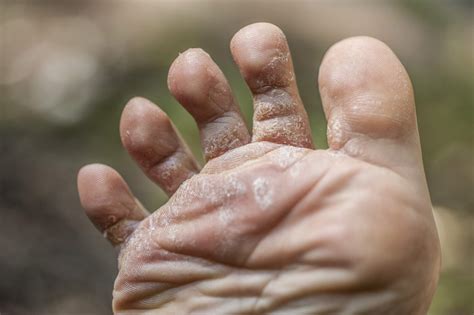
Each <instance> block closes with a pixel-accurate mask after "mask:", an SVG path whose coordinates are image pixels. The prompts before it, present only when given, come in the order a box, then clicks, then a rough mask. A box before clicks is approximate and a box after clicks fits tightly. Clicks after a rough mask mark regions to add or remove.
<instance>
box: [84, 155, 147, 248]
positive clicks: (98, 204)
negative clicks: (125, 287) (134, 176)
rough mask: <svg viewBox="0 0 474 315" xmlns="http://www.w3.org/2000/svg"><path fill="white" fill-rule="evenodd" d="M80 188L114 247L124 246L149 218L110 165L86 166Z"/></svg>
mask: <svg viewBox="0 0 474 315" xmlns="http://www.w3.org/2000/svg"><path fill="white" fill-rule="evenodd" d="M77 186H78V190H79V197H80V200H81V204H82V206H83V207H84V209H85V212H86V214H87V216H88V217H89V219H90V220H91V221H92V223H94V225H95V226H96V227H97V229H98V230H99V231H100V232H102V233H104V236H105V237H106V238H107V239H108V240H109V241H110V242H111V243H112V244H113V245H114V246H118V245H120V244H121V243H123V242H124V241H125V240H126V239H127V238H128V237H129V236H130V235H131V234H132V233H133V231H134V230H135V227H136V225H137V224H138V223H139V222H140V221H141V220H143V219H144V218H145V217H146V216H148V212H147V211H146V210H145V209H144V208H143V206H142V205H141V204H140V202H138V200H137V199H135V198H134V197H133V195H132V193H131V192H130V189H129V188H128V186H127V184H126V183H125V181H124V180H123V178H122V177H121V176H120V175H119V174H118V173H117V172H116V171H115V170H114V169H112V168H110V167H108V166H105V165H101V164H90V165H87V166H84V167H83V168H82V169H81V170H80V171H79V174H78V177H77Z"/></svg>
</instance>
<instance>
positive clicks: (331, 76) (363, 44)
mask: <svg viewBox="0 0 474 315" xmlns="http://www.w3.org/2000/svg"><path fill="white" fill-rule="evenodd" d="M318 80H319V89H320V93H321V97H322V101H323V107H324V112H325V114H326V118H327V120H328V143H329V146H330V147H331V148H332V149H335V150H342V151H344V152H345V153H347V154H349V155H351V156H354V157H357V158H360V159H363V160H366V161H369V162H372V163H375V164H380V165H383V166H387V167H390V168H393V169H397V170H403V169H406V166H407V165H409V166H415V168H419V166H420V165H421V153H420V145H419V139H418V131H417V126H416V114H415V102H414V96H413V89H412V85H411V82H410V78H409V77H408V74H407V72H406V70H405V68H404V67H403V65H402V64H401V62H400V61H399V60H398V58H397V57H396V56H395V54H394V53H393V52H392V50H391V49H390V48H389V47H388V46H387V45H385V44H384V43H382V42H381V41H379V40H376V39H374V38H370V37H353V38H349V39H346V40H343V41H341V42H339V43H337V44H335V45H334V46H333V47H331V48H330V49H329V50H328V52H327V53H326V55H325V57H324V59H323V62H322V64H321V67H320V71H319V79H318Z"/></svg>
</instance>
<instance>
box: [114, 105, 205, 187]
mask: <svg viewBox="0 0 474 315" xmlns="http://www.w3.org/2000/svg"><path fill="white" fill-rule="evenodd" d="M120 136H121V138H122V143H123V145H124V147H125V148H126V149H127V150H128V152H129V153H130V155H131V156H132V157H133V158H134V159H135V160H136V161H137V163H138V165H139V166H140V168H141V169H142V170H143V171H144V172H145V174H146V175H147V176H148V177H149V178H150V179H151V180H152V181H154V182H155V183H157V184H158V185H159V186H160V187H161V188H162V189H163V190H164V191H165V192H166V193H167V194H168V195H172V194H173V193H174V192H175V191H176V189H178V187H179V186H180V185H181V183H182V182H184V181H185V180H186V179H188V178H190V177H191V176H193V175H194V174H196V173H198V172H199V167H198V164H197V162H196V160H195V158H194V157H193V155H192V154H191V151H190V150H189V148H188V147H187V145H186V144H185V143H184V141H183V140H182V138H181V136H180V135H179V133H178V131H177V130H176V128H175V127H174V126H173V124H172V122H171V120H170V119H169V118H168V116H167V115H166V114H165V113H164V112H163V111H162V110H161V109H160V108H158V106H156V105H154V104H153V103H151V102H150V101H148V100H146V99H144V98H139V97H136V98H133V99H132V100H130V101H129V102H128V104H127V105H126V106H125V109H124V110H123V113H122V119H121V121H120Z"/></svg>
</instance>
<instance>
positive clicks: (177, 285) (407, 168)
mask: <svg viewBox="0 0 474 315" xmlns="http://www.w3.org/2000/svg"><path fill="white" fill-rule="evenodd" d="M231 51H232V54H233V57H234V60H235V61H236V63H237V65H238V67H239V69H240V72H241V73H242V76H243V77H244V79H245V80H246V82H247V85H248V86H249V88H250V91H251V92H252V95H253V99H254V121H253V130H252V132H251V133H250V132H249V131H248V130H247V128H246V125H245V123H244V121H243V118H242V116H241V114H240V110H239V107H238V105H237V103H236V101H235V99H234V97H233V95H232V91H231V89H230V87H229V85H228V83H227V81H226V79H225V77H224V75H223V73H222V72H221V71H220V70H219V68H218V66H217V65H216V64H215V63H214V62H213V61H212V59H211V58H210V56H209V55H207V54H206V53H205V52H204V51H202V50H200V49H190V50H188V51H186V52H184V53H183V54H180V56H178V58H177V59H176V60H175V62H174V63H173V65H172V66H171V68H170V72H169V78H168V85H169V88H170V91H171V93H172V94H173V95H174V96H175V98H176V99H177V100H178V101H179V102H180V103H181V105H182V106H183V107H184V108H186V110H188V111H189V112H190V113H191V115H192V116H193V117H194V119H195V120H196V123H197V125H198V127H199V130H200V135H201V143H202V146H203V152H204V155H205V158H206V161H207V162H206V164H205V165H204V167H203V168H202V169H200V167H199V166H198V163H197V162H196V161H195V159H194V157H193V156H192V154H191V153H190V151H189V149H188V148H187V146H186V144H185V143H184V142H183V140H182V138H181V136H180V135H179V133H178V132H177V130H176V128H175V127H174V126H173V124H172V123H171V121H170V120H169V119H168V117H167V116H166V114H165V113H164V112H163V111H161V110H160V109H159V108H158V107H157V106H155V105H154V104H152V103H151V102H150V101H148V100H146V99H143V98H134V99H132V100H131V101H130V102H129V103H128V104H127V106H126V107H125V109H124V112H123V115H122V120H121V123H120V133H121V138H122V142H123V144H124V147H125V148H126V149H127V150H128V151H129V153H130V154H131V156H132V157H133V158H134V159H135V160H136V161H137V163H138V165H139V166H140V167H141V168H142V170H143V171H144V173H145V174H146V175H147V176H148V177H149V178H150V179H152V180H153V181H154V182H155V183H157V184H158V185H159V186H160V187H161V188H162V189H163V190H164V191H165V192H166V193H167V194H168V195H169V196H170V199H169V201H168V202H167V203H166V204H165V205H163V206H162V207H161V208H159V209H157V210H156V211H154V212H153V213H152V214H149V212H148V211H147V210H146V209H144V208H143V206H142V205H141V204H140V202H139V201H138V200H136V198H135V197H134V196H133V195H132V193H131V191H130V189H129V188H128V186H127V184H126V183H125V181H124V180H123V179H122V177H121V176H120V175H119V174H118V173H117V172H116V171H115V170H113V169H111V168H110V167H108V166H105V165H101V164H92V165H88V166H85V167H84V168H82V169H81V171H80V172H79V175H78V188H79V193H80V198H81V202H82V204H83V206H84V208H85V211H86V214H87V215H88V216H89V218H90V219H91V221H92V222H93V223H94V224H95V225H96V226H97V228H98V229H99V230H100V231H101V232H102V233H104V236H105V237H106V238H107V239H109V241H110V242H111V243H112V244H113V245H114V246H116V247H117V249H118V251H119V257H118V266H119V272H118V275H117V278H116V281H115V285H114V291H113V310H114V313H116V314H396V315H403V314H407V315H411V314H413V315H418V314H420V315H422V314H426V312H427V310H428V307H429V305H430V302H431V299H432V296H433V294H434V291H435V289H436V284H437V280H438V272H439V266H440V248H439V240H438V236H437V231H436V226H435V223H434V219H433V214H432V207H431V201H430V197H429V192H428V189H427V185H426V180H425V175H424V170H423V163H422V158H421V150H420V142H419V136H418V131H417V126H416V114H415V107H414V97H413V90H412V87H411V83H410V80H409V78H408V75H407V73H406V71H405V69H404V68H403V66H402V64H401V63H400V62H399V61H398V59H397V58H396V56H395V55H394V54H393V52H392V51H391V50H390V49H389V48H388V47H387V46H386V45H385V44H383V43H382V42H380V41H378V40H376V39H373V38H368V37H354V38H349V39H346V40H343V41H341V42H339V43H337V44H335V45H334V46H333V47H331V48H330V49H329V50H328V52H327V53H326V55H325V57H324V59H323V61H322V63H321V67H320V71H319V78H318V85H319V89H320V94H321V97H322V101H323V107H324V112H325V115H326V118H327V120H328V143H329V149H327V150H319V149H315V148H314V144H313V141H312V139H311V130H310V126H309V123H308V117H307V114H306V112H305V110H304V106H303V104H302V102H301V99H300V97H299V94H298V89H297V86H296V81H295V77H294V71H293V66H292V61H291V56H290V52H289V49H288V44H287V42H286V39H285V36H284V34H283V33H282V31H281V30H280V29H279V28H278V27H276V26H274V25H271V24H267V23H256V24H252V25H249V26H247V27H244V28H243V29H241V30H240V31H239V32H237V34H236V35H235V36H234V38H233V39H232V41H231Z"/></svg>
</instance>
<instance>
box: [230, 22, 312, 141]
mask: <svg viewBox="0 0 474 315" xmlns="http://www.w3.org/2000/svg"><path fill="white" fill-rule="evenodd" d="M230 48H231V51H232V55H233V57H234V60H235V62H236V63H237V65H238V67H239V69H240V72H241V73H242V75H243V77H244V79H245V81H246V82H247V85H248V86H249V88H250V90H251V91H252V94H253V99H254V110H255V112H254V122H253V140H254V141H270V142H274V143H280V144H289V145H294V146H300V147H306V148H312V147H313V142H312V139H311V130H310V126H309V121H308V115H307V114H306V111H305V109H304V106H303V103H302V102H301V99H300V97H299V93H298V88H297V86H296V81H295V75H294V70H293V64H292V61H291V56H290V51H289V48H288V43H287V41H286V38H285V35H284V34H283V32H282V31H281V30H280V29H279V28H278V27H276V26H275V25H272V24H268V23H256V24H252V25H249V26H246V27H244V28H243V29H241V30H240V31H238V32H237V33H236V34H235V35H234V37H233V38H232V41H231V46H230Z"/></svg>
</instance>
